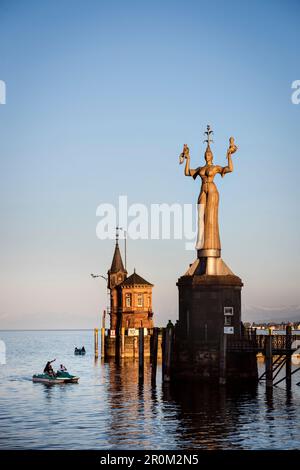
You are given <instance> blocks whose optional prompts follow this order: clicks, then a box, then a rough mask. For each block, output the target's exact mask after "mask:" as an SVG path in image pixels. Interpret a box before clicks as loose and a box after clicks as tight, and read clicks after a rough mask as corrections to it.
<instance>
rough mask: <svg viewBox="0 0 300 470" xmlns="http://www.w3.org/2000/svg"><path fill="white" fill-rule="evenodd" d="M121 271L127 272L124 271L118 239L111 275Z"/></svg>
mask: <svg viewBox="0 0 300 470" xmlns="http://www.w3.org/2000/svg"><path fill="white" fill-rule="evenodd" d="M119 271H123V272H125V269H124V265H123V261H122V256H121V252H120V248H119V243H118V239H117V238H116V247H115V252H114V256H113V260H112V263H111V268H110V272H111V273H117V272H119Z"/></svg>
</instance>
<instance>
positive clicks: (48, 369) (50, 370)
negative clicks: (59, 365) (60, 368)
mask: <svg viewBox="0 0 300 470" xmlns="http://www.w3.org/2000/svg"><path fill="white" fill-rule="evenodd" d="M54 361H56V359H53V360H52V361H48V362H47V364H46V365H45V369H44V374H48V375H51V376H52V377H55V373H54V370H53V368H52V366H51V364H52V362H54Z"/></svg>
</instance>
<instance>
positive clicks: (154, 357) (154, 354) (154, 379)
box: [151, 328, 158, 384]
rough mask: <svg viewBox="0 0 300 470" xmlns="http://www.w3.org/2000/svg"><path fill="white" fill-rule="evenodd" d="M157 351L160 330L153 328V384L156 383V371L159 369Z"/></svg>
mask: <svg viewBox="0 0 300 470" xmlns="http://www.w3.org/2000/svg"><path fill="white" fill-rule="evenodd" d="M157 351H158V328H153V336H152V367H151V382H152V384H155V382H156V369H157Z"/></svg>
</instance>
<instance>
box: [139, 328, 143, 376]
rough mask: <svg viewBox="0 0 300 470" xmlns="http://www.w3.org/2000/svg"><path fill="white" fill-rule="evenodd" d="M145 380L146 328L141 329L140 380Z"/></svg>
mask: <svg viewBox="0 0 300 470" xmlns="http://www.w3.org/2000/svg"><path fill="white" fill-rule="evenodd" d="M143 379H144V328H139V380H143Z"/></svg>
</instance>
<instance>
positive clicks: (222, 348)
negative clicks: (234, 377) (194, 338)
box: [219, 332, 227, 385]
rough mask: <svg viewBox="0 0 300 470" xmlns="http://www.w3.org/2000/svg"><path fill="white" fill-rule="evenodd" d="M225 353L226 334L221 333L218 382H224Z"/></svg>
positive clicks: (223, 383) (222, 383) (221, 383)
mask: <svg viewBox="0 0 300 470" xmlns="http://www.w3.org/2000/svg"><path fill="white" fill-rule="evenodd" d="M226 354H227V335H226V334H225V333H223V332H222V333H221V338H220V375H219V384H220V385H225V384H226Z"/></svg>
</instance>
